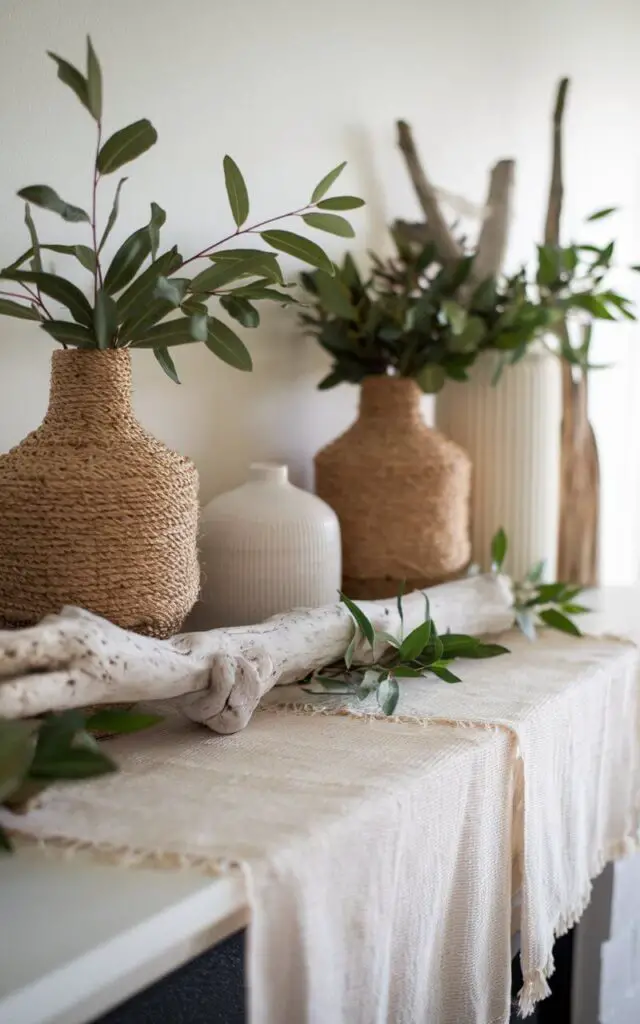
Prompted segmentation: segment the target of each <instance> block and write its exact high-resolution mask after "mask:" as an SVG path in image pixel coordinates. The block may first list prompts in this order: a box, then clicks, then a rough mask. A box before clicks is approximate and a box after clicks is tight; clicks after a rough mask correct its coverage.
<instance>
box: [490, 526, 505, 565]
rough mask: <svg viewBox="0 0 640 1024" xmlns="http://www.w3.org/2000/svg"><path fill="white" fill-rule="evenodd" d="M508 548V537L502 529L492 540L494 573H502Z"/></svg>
mask: <svg viewBox="0 0 640 1024" xmlns="http://www.w3.org/2000/svg"><path fill="white" fill-rule="evenodd" d="M508 546H509V545H508V541H507V535H506V533H505V532H504V530H503V529H502V527H500V529H499V530H498V531H497V532H496V533H495V534H494V535H493V538H492V540H491V567H492V569H493V571H494V572H500V571H501V569H502V566H503V565H504V560H505V558H506V557H507V548H508Z"/></svg>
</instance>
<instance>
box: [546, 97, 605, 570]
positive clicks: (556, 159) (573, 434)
mask: <svg viewBox="0 0 640 1024" xmlns="http://www.w3.org/2000/svg"><path fill="white" fill-rule="evenodd" d="M568 90H569V79H568V78H563V79H561V81H560V82H559V84H558V89H557V92H556V100H555V105H554V110H553V136H552V139H553V144H552V158H551V181H550V184H549V201H548V204H547V215H546V219H545V226H544V241H545V245H553V246H559V245H560V243H561V236H560V226H561V218H562V203H563V198H564V182H563V127H564V115H565V109H566V103H567V94H568ZM556 331H557V334H558V337H559V338H560V341H561V343H562V345H563V347H565V348H568V347H570V343H571V342H570V337H569V329H568V326H567V322H566V319H565V320H563V321H562V322H561V323H560V324H559V325H558V327H557V329H556ZM561 373H562V428H561V435H560V517H559V523H558V565H557V576H558V579H563V580H569V581H571V582H574V583H580V584H582V585H583V586H595V585H596V584H597V582H598V533H599V506H600V470H599V463H598V449H597V445H596V439H595V435H594V432H593V428H592V427H591V424H590V422H589V414H588V398H589V395H588V387H589V379H588V375H587V373H586V372H584V371H582V370H580V369H579V368H577V367H576V368H574V367H572V366H571V364H570V363H569V362H568V361H567V360H566V359H563V360H561Z"/></svg>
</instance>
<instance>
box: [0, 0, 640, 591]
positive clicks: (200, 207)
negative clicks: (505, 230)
mask: <svg viewBox="0 0 640 1024" xmlns="http://www.w3.org/2000/svg"><path fill="white" fill-rule="evenodd" d="M88 31H89V32H90V33H91V35H92V37H93V40H94V44H95V46H96V49H97V51H98V53H99V55H100V58H101V60H102V64H103V70H104V74H105V100H106V129H107V131H109V130H114V129H116V128H119V127H121V126H123V125H124V124H126V123H128V122H129V121H132V120H134V119H137V118H138V117H141V116H146V117H149V118H150V119H151V120H152V121H153V123H154V124H155V126H156V128H157V129H158V132H159V136H160V140H159V143H158V145H157V146H156V147H155V148H154V149H153V150H152V151H151V152H150V153H149V154H147V155H146V156H145V157H143V158H142V159H141V160H140V162H139V163H137V164H135V165H132V166H131V168H130V171H131V180H130V181H129V182H128V183H127V186H126V190H125V191H124V193H123V201H122V213H121V220H120V231H121V232H124V231H127V232H128V231H130V230H132V229H133V228H135V227H137V226H139V225H140V224H142V223H143V222H144V221H145V220H146V218H147V210H148V205H147V204H148V202H149V200H151V199H154V200H156V201H157V202H159V203H160V204H161V205H162V206H163V207H164V208H165V209H166V210H167V212H168V226H166V227H165V229H164V241H165V242H166V243H174V242H176V243H177V244H178V245H179V246H180V248H181V251H182V252H183V253H188V252H190V251H195V250H196V248H199V247H201V246H202V245H203V244H204V243H206V242H208V241H210V240H213V239H215V238H218V237H220V236H222V235H224V234H225V233H226V232H227V230H229V228H230V217H229V213H228V210H227V206H226V199H225V195H224V188H223V185H222V176H221V160H222V157H223V155H224V153H226V152H229V153H231V154H232V155H233V156H234V158H235V159H236V161H237V162H238V163H239V165H240V166H241V168H243V169H244V172H245V176H246V178H247V180H248V182H249V188H250V196H251V201H252V210H253V211H254V213H255V214H256V215H258V214H262V215H264V216H268V215H269V214H272V213H273V214H275V213H280V212H282V211H284V210H286V209H288V208H290V207H292V206H295V205H296V204H297V203H299V202H300V201H301V200H302V201H305V200H306V197H307V194H308V192H309V190H310V188H311V187H312V185H313V184H315V182H316V181H317V180H318V179H319V178H320V177H321V176H322V174H323V173H325V172H326V171H327V170H328V169H329V168H330V167H332V166H334V165H335V164H337V163H338V162H339V161H340V160H341V159H344V158H346V159H348V161H349V167H348V168H347V170H346V172H345V174H344V176H343V177H344V181H343V184H344V188H345V190H348V191H349V192H353V193H356V194H359V195H362V196H363V197H365V198H366V199H367V202H368V206H367V208H366V211H363V212H358V213H356V215H355V216H354V218H353V219H354V223H355V224H356V226H357V230H358V238H357V248H358V249H359V250H360V251H361V252H364V250H365V249H366V248H367V247H370V246H380V245H381V244H383V243H384V238H385V233H384V225H385V223H386V222H387V221H388V220H389V219H390V218H392V217H394V216H408V217H412V216H415V215H416V214H417V210H416V206H415V201H414V199H413V196H412V193H411V189H410V186H409V184H408V181H407V177H406V173H405V169H404V166H403V164H402V161H401V159H400V157H399V155H398V154H397V152H396V149H395V145H394V120H395V119H396V118H397V117H398V116H403V117H405V118H406V119H407V120H409V121H410V122H411V123H412V125H413V126H414V128H415V132H416V135H417V138H418V139H419V141H420V144H421V148H422V150H423V153H424V156H425V159H426V161H427V163H428V166H429V169H430V171H431V173H432V175H433V178H434V179H435V181H436V182H438V183H441V184H443V185H446V186H447V187H448V188H449V189H452V190H454V191H457V192H460V193H462V194H464V195H467V196H469V197H470V198H477V199H480V198H481V196H482V194H483V191H484V186H485V175H486V170H487V168H488V167H489V165H490V164H491V163H492V162H493V161H494V160H495V159H497V158H498V157H500V156H509V155H513V156H515V157H516V159H517V161H518V203H517V217H516V222H515V225H514V233H513V245H512V258H513V259H516V258H522V257H525V256H528V255H529V254H530V251H531V243H532V241H533V239H534V238H537V237H538V235H539V230H540V226H541V221H542V211H543V205H544V193H545V189H546V179H547V173H548V116H549V109H550V103H551V96H552V93H553V90H554V86H555V82H556V80H557V78H558V77H559V76H560V75H562V74H569V75H570V76H571V77H572V78H573V80H574V90H573V95H572V98H571V118H570V132H569V167H568V207H567V227H568V229H569V228H570V227H571V225H578V224H579V221H580V218H581V217H582V216H584V215H585V214H586V213H588V212H590V211H591V210H593V209H595V208H596V207H598V206H603V205H609V204H616V203H620V204H621V205H623V206H624V209H625V212H624V216H622V217H620V218H619V220H618V223H617V225H616V226H617V230H618V232H619V238H620V243H621V246H620V248H621V257H622V258H623V259H627V260H628V261H631V262H640V230H638V227H639V226H640V191H639V188H638V186H639V184H640V168H639V166H638V164H639V159H638V157H639V150H640V128H639V127H638V110H639V109H640V63H639V62H638V58H637V53H638V40H639V39H640V5H639V4H638V3H637V0H610V2H609V3H608V4H606V5H604V4H602V3H601V0H482V2H480V0H447V2H446V3H435V2H432V0H393V2H391V0H386V2H383V0H324V2H323V3H322V4H317V3H311V2H309V0H269V2H268V3H267V2H265V0H181V2H180V3H176V0H108V2H105V0H28V2H27V0H0V112H1V113H0V125H1V128H2V162H1V165H0V196H1V197H2V199H1V203H2V205H1V207H0V209H1V210H2V217H1V220H0V223H1V224H2V230H1V231H0V265H2V264H6V263H7V262H9V261H10V260H11V259H13V258H15V256H16V255H17V254H18V252H20V251H21V250H22V249H23V248H25V247H26V239H25V230H24V225H23V223H22V215H23V214H22V204H21V203H20V201H19V200H17V199H15V198H14V193H15V191H16V189H18V188H20V187H21V186H24V185H26V184H31V183H35V182H40V181H43V182H46V183H49V184H51V185H52V186H54V187H57V188H58V189H59V191H60V192H61V193H62V194H63V195H64V196H65V197H66V198H68V199H69V200H70V201H72V202H78V203H80V204H81V205H84V204H86V202H87V198H88V191H89V174H90V161H91V153H92V146H93V136H92V122H91V119H90V118H89V116H88V115H87V114H85V112H84V111H83V110H82V108H81V107H80V106H79V105H78V103H77V101H76V100H75V98H74V97H73V95H72V94H71V93H70V92H69V91H68V90H67V89H66V88H65V87H64V86H63V85H62V84H61V83H58V82H57V80H56V78H55V69H54V67H53V65H52V64H51V62H50V61H49V60H48V59H47V58H46V57H45V50H46V49H52V50H54V51H56V52H58V53H60V54H62V55H64V56H66V57H67V58H68V59H70V60H72V61H74V62H76V63H77V62H79V61H81V60H83V54H84V35H85V33H86V32H88ZM114 184H115V182H114ZM106 191H107V190H106V189H105V193H106ZM109 202H110V199H109V197H108V196H107V195H105V196H104V204H105V208H107V209H108V205H109ZM39 223H40V225H41V237H42V238H43V240H47V238H46V237H45V236H48V239H49V240H54V241H60V240H62V239H63V236H67V237H68V238H69V240H72V239H73V240H78V238H79V237H80V235H81V234H82V232H83V231H84V230H85V229H84V228H83V227H82V226H80V227H78V226H73V225H69V226H67V225H64V224H63V223H62V222H61V221H59V220H58V219H57V218H56V217H55V216H54V215H52V214H47V213H42V215H41V216H40V218H39ZM120 237H122V234H121V235H120ZM324 238H325V240H326V241H327V242H328V245H329V249H330V251H331V252H332V254H333V255H336V256H337V255H338V254H339V252H340V251H341V244H340V241H339V240H337V239H336V240H335V244H333V245H332V242H331V236H324ZM634 246H635V252H634ZM634 257H635V259H634ZM291 269H293V266H292V267H291ZM624 284H625V285H626V284H627V282H626V281H625V282H624ZM632 286H633V287H635V282H632ZM638 340H639V338H638V331H637V329H635V328H624V327H621V328H614V329H609V330H602V331H601V332H600V334H599V341H600V345H599V347H600V348H602V349H603V350H606V357H607V358H613V359H615V360H617V362H618V368H617V369H616V370H614V371H608V372H607V373H606V374H605V373H603V374H602V375H601V376H600V377H599V378H598V380H597V383H596V385H595V387H594V401H593V406H594V416H595V418H596V421H597V429H598V434H599V437H600V440H601V446H602V459H603V464H604V465H603V477H604V490H605V495H604V514H605V536H604V568H605V578H606V579H611V580H616V581H624V580H629V579H634V578H635V577H636V575H637V568H638V562H639V559H640V548H639V542H638V539H637V537H636V532H637V533H639V534H640V531H637V526H636V523H637V518H638V517H637V512H638V502H637V500H636V495H637V491H638V484H639V483H640V477H639V473H638V463H639V462H640V453H639V448H640V444H639V441H640V422H639V420H640V410H639V409H638V403H637V402H635V401H634V395H635V388H636V384H638V383H640V361H639V359H638V356H637V355H636V354H635V348H636V347H637V344H638ZM250 343H251V348H252V352H253V355H254V360H255V372H254V373H253V374H252V375H241V374H239V373H237V372H235V371H233V370H231V369H229V368H227V367H226V366H224V365H222V364H220V363H218V362H217V361H216V360H215V359H214V358H213V357H212V356H211V355H210V354H209V353H208V352H207V351H206V350H205V349H204V348H202V347H199V346H190V347H188V348H185V349H184V350H179V351H178V352H177V356H176V358H177V362H178V365H179V370H180V373H181V375H182V379H183V382H184V383H183V386H182V387H181V388H178V387H176V386H175V385H172V384H171V383H170V382H169V380H168V379H166V378H165V377H164V375H163V374H162V373H161V371H160V369H159V368H158V367H157V366H156V364H155V361H154V360H153V358H152V357H151V356H149V355H147V354H145V353H142V354H139V355H138V356H136V362H135V382H136V399H135V400H136V408H137V411H138V413H139V416H140V418H141V420H142V421H143V422H144V424H145V425H146V426H148V427H149V428H150V429H151V430H153V431H155V432H156V433H157V434H158V435H159V436H160V437H162V438H163V439H164V440H165V441H167V442H168V443H170V444H171V445H173V446H175V447H177V448H179V449H181V450H183V451H184V452H186V453H187V454H189V455H191V456H192V457H193V458H194V459H195V461H196V463H197V465H198V467H199V469H200V471H201V476H202V492H203V498H204V499H205V500H206V499H207V498H209V497H210V496H211V495H212V494H214V493H216V492H217V491H220V490H222V489H224V488H227V487H229V486H231V485H233V484H235V483H237V482H239V481H240V480H241V479H242V477H243V474H244V471H245V467H246V464H247V463H248V462H249V461H250V460H252V459H254V458H263V457H278V458H283V459H286V460H287V461H289V462H290V463H291V465H292V467H293V468H294V472H295V474H296V475H297V477H298V479H300V480H302V481H304V482H306V483H309V482H310V479H311V477H310V459H311V456H312V454H313V452H314V451H315V449H317V447H318V446H319V445H320V444H321V443H323V442H324V441H325V440H327V439H329V438H331V437H332V436H335V435H336V434H337V433H338V432H339V431H340V430H341V429H343V427H344V426H345V425H346V424H347V422H348V421H349V419H350V417H351V415H352V413H353V409H354V405H355V399H356V395H355V392H354V390H353V389H347V388H343V389H340V390H339V391H337V392H332V393H330V394H328V395H327V394H317V393H316V392H315V390H314V389H315V384H316V382H317V380H318V379H319V378H320V376H321V374H322V373H323V370H324V362H323V357H322V355H321V354H320V352H319V351H317V350H316V348H315V347H314V345H313V343H312V342H310V341H308V340H305V339H303V338H302V337H301V336H300V332H299V330H298V328H297V327H296V323H295V317H294V316H285V315H283V314H281V313H279V312H277V313H274V312H273V311H272V312H271V314H270V315H266V314H265V315H264V318H263V326H262V327H261V328H260V329H259V331H257V332H256V333H255V334H254V335H252V336H251V338H250ZM49 352H50V344H49V342H48V340H47V338H46V337H45V336H44V335H43V334H42V333H41V332H39V331H36V330H34V328H33V327H32V326H31V325H29V324H28V323H26V324H25V323H22V322H20V321H13V320H12V321H8V320H4V321H1V322H0V450H4V449H6V448H7V447H8V446H10V445H11V444H14V443H15V442H17V441H18V440H19V439H20V438H21V437H22V436H23V435H24V434H25V433H26V431H27V430H29V429H30V428H32V427H34V426H35V425H36V424H37V423H38V422H39V421H40V419H41V417H42V415H43V412H44V408H45V403H46V394H47V377H48V359H49ZM629 432H631V433H629Z"/></svg>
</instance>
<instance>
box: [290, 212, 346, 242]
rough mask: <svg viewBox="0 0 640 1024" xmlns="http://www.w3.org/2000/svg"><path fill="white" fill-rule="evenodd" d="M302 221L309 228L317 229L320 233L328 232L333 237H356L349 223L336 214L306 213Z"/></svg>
mask: <svg viewBox="0 0 640 1024" xmlns="http://www.w3.org/2000/svg"><path fill="white" fill-rule="evenodd" d="M302 219H303V221H304V222H305V224H306V225H307V227H310V228H316V229H317V230H318V231H328V232H329V233H330V234H332V235H340V237H341V238H353V237H354V236H355V231H354V230H353V228H352V227H351V225H350V223H349V221H348V220H345V218H344V217H339V216H338V215H337V214H335V213H305V214H303V217H302Z"/></svg>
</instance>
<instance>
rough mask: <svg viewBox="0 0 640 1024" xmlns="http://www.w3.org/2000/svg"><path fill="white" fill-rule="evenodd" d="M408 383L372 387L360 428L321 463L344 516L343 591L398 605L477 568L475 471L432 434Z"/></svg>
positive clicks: (365, 394)
mask: <svg viewBox="0 0 640 1024" xmlns="http://www.w3.org/2000/svg"><path fill="white" fill-rule="evenodd" d="M421 397H422V392H421V391H420V388H419V387H418V385H417V384H416V383H415V381H413V380H409V379H408V378H406V377H386V376H376V377H367V378H366V379H365V380H364V382H363V384H362V391H361V397H360V412H359V416H358V419H357V420H356V422H355V423H354V424H353V425H352V426H351V427H350V428H349V429H348V430H347V431H346V433H344V434H343V435H342V436H341V437H339V438H338V439H337V440H336V441H333V442H332V444H330V445H328V446H327V447H326V448H323V449H322V451H320V452H318V454H317V455H316V459H315V468H316V491H317V493H318V495H319V496H320V497H321V498H322V499H323V500H324V501H326V502H327V504H328V505H330V506H331V508H333V509H334V511H335V512H336V513H337V516H338V519H339V520H340V529H341V532H342V557H343V567H344V568H343V572H344V576H343V588H344V591H345V593H346V594H347V595H348V596H349V597H355V598H379V597H392V596H394V595H396V594H397V593H398V590H399V588H400V585H401V583H402V582H403V581H404V583H405V586H406V590H407V591H409V590H413V589H418V588H420V587H424V586H428V585H431V584H434V583H440V582H442V581H444V580H448V579H453V578H455V577H456V576H458V575H459V574H460V573H461V572H462V570H464V568H465V567H466V566H467V564H468V562H469V558H470V541H469V506H470V491H471V462H470V460H469V457H468V456H467V454H466V452H465V451H464V450H463V449H462V448H460V447H459V446H458V445H457V444H454V443H453V441H449V440H448V439H447V438H446V437H444V435H443V434H440V433H438V431H436V430H432V429H431V428H430V427H428V426H427V425H426V423H425V421H424V418H423V415H422V411H421Z"/></svg>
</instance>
